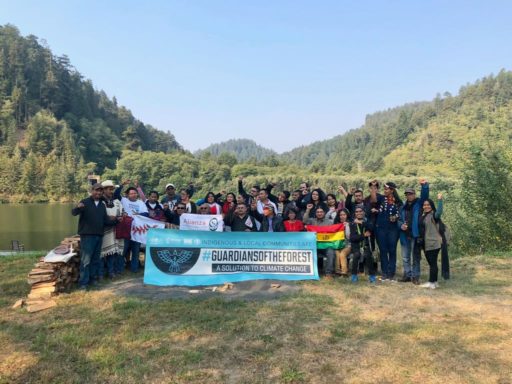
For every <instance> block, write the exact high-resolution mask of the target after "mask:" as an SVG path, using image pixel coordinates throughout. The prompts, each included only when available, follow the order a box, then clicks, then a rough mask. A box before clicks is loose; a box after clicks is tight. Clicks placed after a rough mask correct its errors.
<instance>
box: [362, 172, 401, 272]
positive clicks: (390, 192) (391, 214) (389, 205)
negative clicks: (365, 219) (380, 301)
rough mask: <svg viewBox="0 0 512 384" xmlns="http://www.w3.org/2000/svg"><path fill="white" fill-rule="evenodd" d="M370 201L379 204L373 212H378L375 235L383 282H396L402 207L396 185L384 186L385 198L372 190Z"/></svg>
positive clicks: (388, 184) (390, 183) (387, 184)
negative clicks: (399, 220) (399, 219)
mask: <svg viewBox="0 0 512 384" xmlns="http://www.w3.org/2000/svg"><path fill="white" fill-rule="evenodd" d="M370 201H371V202H374V201H375V202H377V203H378V209H375V208H372V212H374V211H376V212H377V220H376V223H375V233H376V237H377V243H378V245H379V250H380V262H381V270H382V281H386V280H391V281H395V273H396V248H397V245H398V238H399V237H400V229H399V227H398V218H399V212H400V208H401V206H402V200H401V199H400V197H399V196H398V193H397V191H396V184H395V183H392V182H389V183H386V184H384V196H382V195H378V194H377V193H376V190H371V199H370Z"/></svg>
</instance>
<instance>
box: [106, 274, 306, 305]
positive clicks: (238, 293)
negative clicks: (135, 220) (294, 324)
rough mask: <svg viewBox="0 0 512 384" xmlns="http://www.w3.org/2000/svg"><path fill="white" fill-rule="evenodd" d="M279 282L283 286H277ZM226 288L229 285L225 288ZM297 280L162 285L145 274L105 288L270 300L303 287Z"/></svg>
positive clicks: (157, 295) (154, 296) (162, 295)
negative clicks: (149, 282) (147, 281)
mask: <svg viewBox="0 0 512 384" xmlns="http://www.w3.org/2000/svg"><path fill="white" fill-rule="evenodd" d="M276 285H279V287H276ZM224 288H226V289H225V290H224ZM300 289H301V288H300V286H299V285H298V284H297V283H296V282H293V281H291V282H285V281H276V280H252V281H242V282H238V283H233V284H232V287H231V288H228V287H225V286H222V285H220V286H198V287H181V286H171V287H159V286H155V285H146V284H144V283H143V279H142V277H134V278H131V279H128V280H120V281H115V282H113V283H110V284H108V285H106V286H105V287H104V288H103V289H102V290H103V291H106V292H112V293H114V294H115V295H121V296H136V297H140V298H144V299H148V300H167V299H187V298H192V297H202V298H203V297H204V298H210V297H223V298H226V299H231V300H234V299H243V300H268V299H275V298H278V297H280V296H283V295H288V294H292V293H296V292H299V291H300Z"/></svg>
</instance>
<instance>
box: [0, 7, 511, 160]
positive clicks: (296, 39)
mask: <svg viewBox="0 0 512 384" xmlns="http://www.w3.org/2000/svg"><path fill="white" fill-rule="evenodd" d="M510 15H512V2H510V1H410V0H403V1H389V0H388V1H362V2H355V1H335V0H329V1H315V2H312V1H297V0H294V1H291V0H283V1H257V2H256V1H253V2H249V1H243V2H242V1H236V0H233V1H222V0H218V1H206V0H204V1H163V0H162V1H121V0H116V1H98V0H92V1H78V0H72V1H70V0H66V1H64V0H47V1H26V0H16V1H12V0H10V1H8V0H0V24H6V23H11V24H14V25H16V26H17V27H18V28H19V29H20V32H21V34H22V35H29V34H33V35H36V36H38V37H39V38H41V39H45V40H46V41H47V43H48V45H49V46H50V48H51V49H52V50H53V52H54V53H55V54H57V55H63V54H66V55H68V56H69V57H70V60H71V63H72V64H73V65H74V66H75V67H76V68H77V69H78V71H79V72H80V73H82V74H83V75H84V77H86V78H89V79H91V80H92V81H93V83H94V85H95V87H96V88H97V89H103V90H104V91H105V92H106V93H107V94H108V95H109V96H116V97H117V99H118V102H119V103H120V104H123V105H125V106H126V107H128V108H129V109H130V110H131V111H132V112H133V114H134V115H135V116H136V117H137V118H138V119H140V120H141V121H143V122H144V123H149V124H151V125H153V126H155V127H157V128H159V129H161V130H166V131H170V132H172V133H173V134H174V135H175V137H176V139H177V140H178V141H179V142H180V144H182V145H183V146H184V147H185V149H188V150H191V151H194V150H196V149H199V148H204V147H206V146H207V145H209V144H211V143H216V142H220V141H225V140H228V139H231V138H249V139H253V140H254V141H256V142H257V143H258V144H260V145H263V146H265V147H268V148H271V149H274V150H276V151H278V152H283V151H287V150H290V149H292V148H294V147H297V146H300V145H306V144H309V143H311V142H313V141H316V140H322V139H328V138H331V137H333V136H335V135H338V134H341V133H343V132H345V131H347V130H349V129H352V128H357V127H359V126H361V125H362V124H363V122H364V118H365V116H366V115H367V114H371V113H373V112H375V111H378V110H383V109H387V108H392V107H395V106H397V105H401V104H404V103H408V102H413V101H421V100H431V99H433V98H434V97H435V95H436V93H441V94H442V93H443V92H445V91H449V92H451V93H452V94H455V93H457V91H458V89H459V88H460V86H462V85H465V84H467V83H472V82H474V81H475V80H477V79H479V78H481V77H484V76H487V75H489V74H491V73H494V74H496V73H497V72H499V70H500V69H502V68H505V69H508V70H510V69H511V63H512V45H511V44H510V36H512V22H511V20H510Z"/></svg>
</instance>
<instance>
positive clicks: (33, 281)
mask: <svg viewBox="0 0 512 384" xmlns="http://www.w3.org/2000/svg"><path fill="white" fill-rule="evenodd" d="M55 280H56V277H55V276H51V277H48V276H44V275H43V276H39V277H37V276H34V277H29V278H28V279H27V282H28V283H29V284H31V285H33V284H37V283H43V282H50V281H55Z"/></svg>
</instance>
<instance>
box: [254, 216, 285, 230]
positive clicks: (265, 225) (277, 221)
mask: <svg viewBox="0 0 512 384" xmlns="http://www.w3.org/2000/svg"><path fill="white" fill-rule="evenodd" d="M272 229H273V232H286V229H285V227H284V223H283V219H282V218H281V217H279V216H274V217H272ZM260 232H270V231H269V222H268V217H263V219H262V220H261V228H260Z"/></svg>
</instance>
